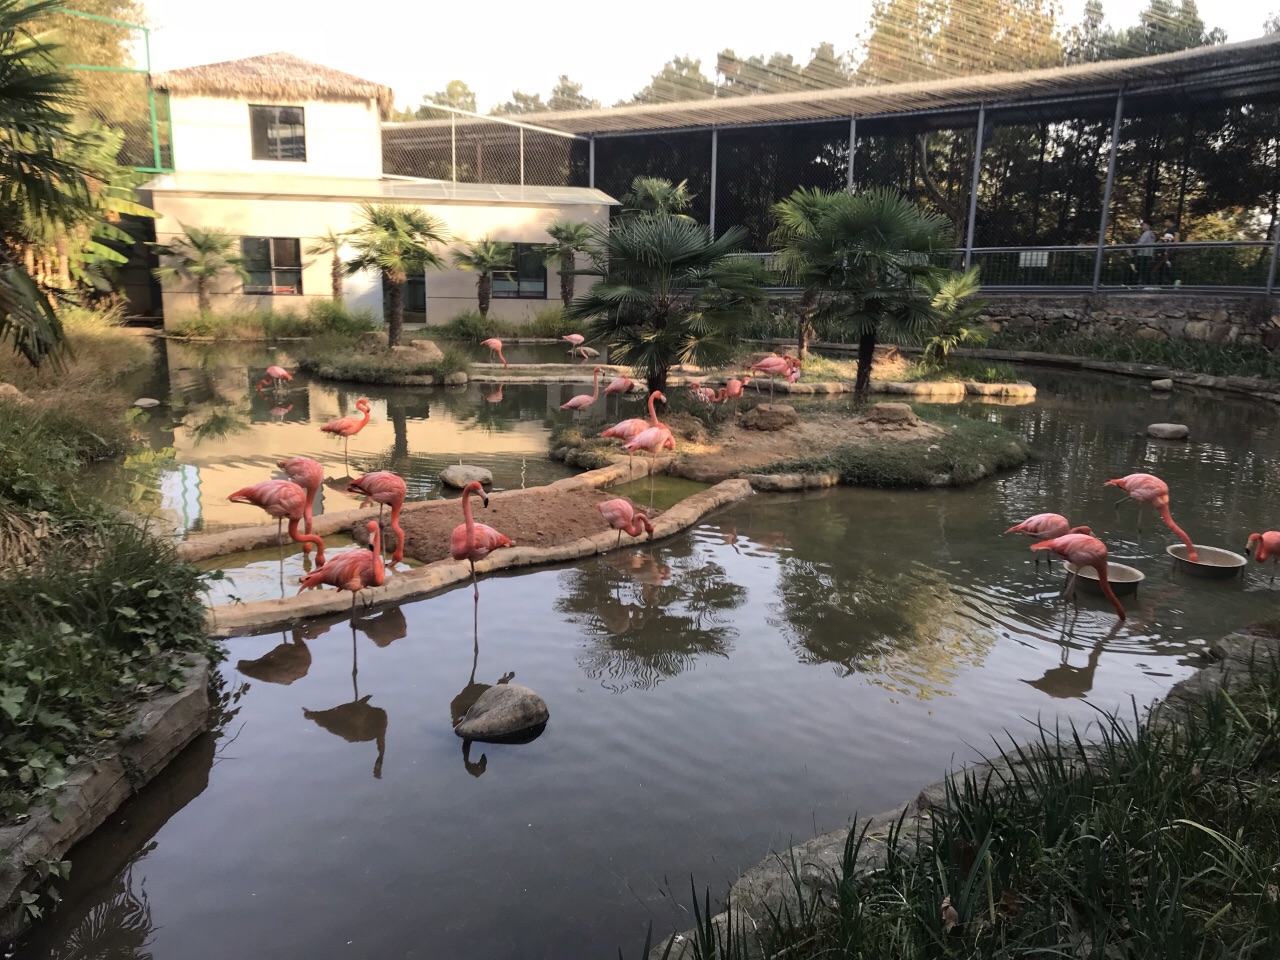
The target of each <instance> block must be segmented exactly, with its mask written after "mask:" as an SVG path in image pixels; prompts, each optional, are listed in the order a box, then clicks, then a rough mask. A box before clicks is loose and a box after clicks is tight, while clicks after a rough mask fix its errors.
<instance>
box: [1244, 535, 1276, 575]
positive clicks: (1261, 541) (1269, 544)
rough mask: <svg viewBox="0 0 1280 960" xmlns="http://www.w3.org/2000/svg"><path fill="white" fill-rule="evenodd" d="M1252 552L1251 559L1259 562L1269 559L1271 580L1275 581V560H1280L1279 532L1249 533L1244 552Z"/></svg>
mask: <svg viewBox="0 0 1280 960" xmlns="http://www.w3.org/2000/svg"><path fill="white" fill-rule="evenodd" d="M1255 543H1256V544H1257V545H1258V548H1257V550H1256V551H1254V550H1253V545H1254V544H1255ZM1251 551H1252V552H1253V559H1255V560H1257V561H1258V562H1259V563H1266V562H1267V560H1268V559H1269V560H1270V561H1271V582H1272V583H1275V582H1276V574H1275V570H1276V562H1277V561H1278V560H1280V533H1277V532H1276V531H1275V530H1268V531H1267V532H1266V533H1251V534H1249V541H1248V542H1247V543H1246V544H1245V546H1244V552H1245V553H1249V552H1251Z"/></svg>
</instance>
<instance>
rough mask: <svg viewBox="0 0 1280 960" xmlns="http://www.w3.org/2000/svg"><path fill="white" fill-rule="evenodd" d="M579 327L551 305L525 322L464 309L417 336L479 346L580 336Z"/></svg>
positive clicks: (580, 325) (557, 306)
mask: <svg viewBox="0 0 1280 960" xmlns="http://www.w3.org/2000/svg"><path fill="white" fill-rule="evenodd" d="M581 328H582V324H581V323H580V322H577V321H572V322H571V321H569V320H566V319H565V316H564V308H563V307H561V306H559V305H555V306H547V307H542V308H541V309H539V310H538V311H536V312H535V314H534V318H533V319H532V320H530V321H529V322H528V323H512V322H511V321H509V320H499V319H498V318H497V317H494V316H489V317H482V316H480V314H479V312H478V311H476V310H464V311H463V312H462V313H460V314H458V315H457V316H456V317H454V318H453V319H452V320H450V321H449V322H448V323H445V324H443V325H442V326H439V327H430V328H428V329H426V330H422V331H419V332H418V334H417V336H427V337H431V338H432V339H434V340H463V341H467V342H470V343H479V342H480V341H481V340H488V339H489V338H490V337H502V338H506V339H515V338H518V337H543V338H546V337H562V336H564V335H565V334H566V333H581V332H582V329H581Z"/></svg>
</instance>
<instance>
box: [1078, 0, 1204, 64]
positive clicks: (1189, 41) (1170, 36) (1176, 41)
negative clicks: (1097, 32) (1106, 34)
mask: <svg viewBox="0 0 1280 960" xmlns="http://www.w3.org/2000/svg"><path fill="white" fill-rule="evenodd" d="M1226 41H1227V34H1226V32H1225V31H1224V30H1222V29H1221V28H1220V27H1215V28H1213V29H1212V30H1208V29H1206V28H1205V22H1204V18H1203V17H1201V16H1200V8H1199V7H1197V6H1196V0H1181V2H1180V3H1175V2H1174V0H1151V2H1150V3H1149V4H1148V6H1147V8H1146V9H1145V10H1143V11H1142V13H1140V14H1138V24H1137V26H1133V27H1129V28H1128V29H1126V30H1121V31H1120V32H1119V33H1117V34H1116V35H1115V38H1114V41H1113V43H1112V44H1111V46H1110V48H1109V49H1107V50H1106V51H1105V53H1106V56H1105V57H1103V59H1106V60H1116V59H1124V58H1127V57H1148V56H1154V55H1156V54H1161V53H1176V52H1177V51H1179V50H1189V49H1191V48H1192V47H1203V46H1209V45H1213V44H1219V43H1226Z"/></svg>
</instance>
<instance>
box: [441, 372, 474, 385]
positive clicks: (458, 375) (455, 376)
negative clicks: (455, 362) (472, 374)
mask: <svg viewBox="0 0 1280 960" xmlns="http://www.w3.org/2000/svg"><path fill="white" fill-rule="evenodd" d="M468 379H470V378H469V377H468V376H467V371H465V370H455V371H453V373H446V374H445V375H444V385H445V386H446V387H461V386H464V385H465V384H466V382H467V380H468Z"/></svg>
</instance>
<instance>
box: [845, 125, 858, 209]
mask: <svg viewBox="0 0 1280 960" xmlns="http://www.w3.org/2000/svg"><path fill="white" fill-rule="evenodd" d="M857 153H858V118H857V117H850V118H849V169H848V170H846V171H845V184H844V185H845V189H846V190H848V191H849V192H850V193H853V160H854V157H855V156H857Z"/></svg>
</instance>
